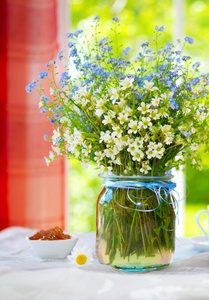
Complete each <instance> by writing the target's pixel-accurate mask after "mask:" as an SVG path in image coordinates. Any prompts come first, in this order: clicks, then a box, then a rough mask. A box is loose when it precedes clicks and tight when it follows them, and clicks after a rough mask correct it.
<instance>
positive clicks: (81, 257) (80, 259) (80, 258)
mask: <svg viewBox="0 0 209 300" xmlns="http://www.w3.org/2000/svg"><path fill="white" fill-rule="evenodd" d="M86 261H87V257H86V255H85V254H79V255H78V256H77V257H76V262H77V264H78V265H85V263H86Z"/></svg>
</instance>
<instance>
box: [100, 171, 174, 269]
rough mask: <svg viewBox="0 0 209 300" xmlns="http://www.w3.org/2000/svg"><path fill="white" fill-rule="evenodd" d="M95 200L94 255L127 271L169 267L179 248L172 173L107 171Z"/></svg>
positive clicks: (104, 262) (103, 262)
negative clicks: (152, 173)
mask: <svg viewBox="0 0 209 300" xmlns="http://www.w3.org/2000/svg"><path fill="white" fill-rule="evenodd" d="M101 177H103V178H104V186H105V187H104V188H103V190H102V191H101V193H100V195H99V197H98V200H97V217H96V253H97V257H98V259H99V261H100V262H101V263H102V264H106V265H110V266H112V267H115V268H118V269H121V270H124V271H149V270H156V269H161V268H165V267H166V266H168V265H169V263H170V262H171V260H172V257H173V253H174V248H175V208H176V204H175V199H174V196H173V195H172V192H171V191H172V190H173V189H174V188H175V186H176V185H175V183H172V182H170V179H171V178H172V176H167V175H162V176H118V175H107V176H103V175H101Z"/></svg>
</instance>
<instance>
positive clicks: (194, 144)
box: [191, 143, 200, 151]
mask: <svg viewBox="0 0 209 300" xmlns="http://www.w3.org/2000/svg"><path fill="white" fill-rule="evenodd" d="M199 148H200V146H199V145H198V144H196V143H193V144H192V145H191V150H194V151H196V150H197V149H199Z"/></svg>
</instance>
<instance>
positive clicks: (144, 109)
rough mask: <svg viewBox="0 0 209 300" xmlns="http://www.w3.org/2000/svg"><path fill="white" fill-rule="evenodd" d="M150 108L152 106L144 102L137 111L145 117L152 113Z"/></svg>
mask: <svg viewBox="0 0 209 300" xmlns="http://www.w3.org/2000/svg"><path fill="white" fill-rule="evenodd" d="M149 108H150V104H147V105H146V104H145V103H144V102H142V103H141V106H139V107H138V108H137V109H138V110H139V111H141V113H142V114H143V115H144V114H146V113H148V112H149V111H150V110H149Z"/></svg>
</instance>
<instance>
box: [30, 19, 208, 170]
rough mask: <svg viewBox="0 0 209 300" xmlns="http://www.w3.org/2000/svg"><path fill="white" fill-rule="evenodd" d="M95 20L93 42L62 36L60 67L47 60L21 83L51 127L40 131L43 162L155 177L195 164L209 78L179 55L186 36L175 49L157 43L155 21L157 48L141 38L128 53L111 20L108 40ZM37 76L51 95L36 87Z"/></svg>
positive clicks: (115, 22) (79, 35)
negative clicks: (45, 147)
mask: <svg viewBox="0 0 209 300" xmlns="http://www.w3.org/2000/svg"><path fill="white" fill-rule="evenodd" d="M94 23H95V26H94V29H95V31H94V34H93V37H94V45H93V46H91V45H90V42H89V40H88V39H87V37H86V36H84V35H83V31H82V30H79V31H76V32H75V33H68V34H67V38H68V39H69V42H68V47H69V52H68V53H67V55H65V54H64V52H63V51H60V53H59V54H58V60H66V71H65V72H63V73H62V74H61V76H60V75H59V74H57V62H56V61H55V60H52V61H50V62H49V64H48V65H47V68H48V69H47V72H41V73H40V75H39V79H36V80H34V81H33V82H32V83H31V84H29V85H28V86H27V87H26V90H27V91H28V92H30V91H31V90H32V89H36V90H37V91H38V93H39V94H40V103H39V107H40V109H41V113H45V114H46V115H47V117H48V118H49V119H50V120H51V122H52V124H53V126H54V131H53V135H52V136H51V137H48V136H45V138H46V139H47V140H49V141H51V142H52V151H50V153H49V157H48V158H46V162H47V165H49V163H51V161H53V160H54V159H55V158H57V157H60V156H62V155H64V156H66V157H68V158H70V157H72V156H73V157H76V158H77V159H79V160H81V161H82V162H83V163H84V164H86V163H87V164H88V163H92V162H93V163H96V164H97V165H98V166H99V167H100V170H101V172H102V173H104V172H113V173H125V174H129V173H132V174H139V173H141V174H147V173H150V174H154V173H156V172H170V169H171V168H172V167H176V168H178V167H179V166H180V165H181V164H182V163H183V162H184V161H185V158H186V157H187V158H188V159H190V161H191V164H192V165H196V166H198V167H199V168H200V167H201V164H200V158H199V156H198V149H199V148H200V142H201V144H203V145H208V142H209V137H208V135H207V132H208V129H209V124H208V107H209V101H208V84H209V81H208V75H199V73H198V68H199V65H200V63H198V62H196V63H194V64H193V63H192V62H191V57H190V56H185V55H183V53H182V50H183V48H184V45H185V44H192V43H193V39H192V38H190V37H186V38H185V43H184V44H183V47H182V50H181V51H180V50H175V45H173V44H172V43H168V44H166V45H165V46H164V47H160V46H159V41H158V40H159V36H160V34H161V32H162V31H163V30H164V27H163V26H161V27H158V26H156V27H155V42H156V49H155V50H154V51H153V50H151V49H150V48H149V43H148V42H145V43H143V44H142V45H141V47H139V52H138V53H137V55H136V56H135V57H133V54H131V55H130V53H131V50H130V48H129V47H126V48H125V49H121V46H120V45H119V42H118V31H117V30H118V26H119V20H118V18H113V27H112V32H113V33H114V39H113V41H112V40H110V39H109V38H108V37H103V38H101V37H100V33H99V25H100V17H99V16H97V17H95V19H94ZM178 43H180V42H179V41H177V44H178ZM178 46H179V45H178ZM178 48H179V47H178ZM129 56H131V57H132V59H129ZM50 73H51V74H50ZM44 77H47V79H48V80H49V82H50V86H51V88H50V94H51V96H49V91H44V90H43V89H42V84H41V80H42V79H43V78H44Z"/></svg>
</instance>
